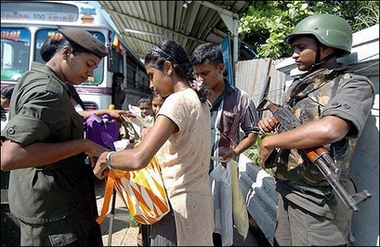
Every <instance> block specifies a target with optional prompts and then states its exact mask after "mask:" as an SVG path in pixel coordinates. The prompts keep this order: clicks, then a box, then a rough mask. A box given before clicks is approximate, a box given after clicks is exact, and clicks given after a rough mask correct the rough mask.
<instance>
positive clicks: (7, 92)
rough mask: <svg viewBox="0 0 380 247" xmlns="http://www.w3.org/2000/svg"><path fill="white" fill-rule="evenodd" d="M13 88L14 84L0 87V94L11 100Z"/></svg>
mask: <svg viewBox="0 0 380 247" xmlns="http://www.w3.org/2000/svg"><path fill="white" fill-rule="evenodd" d="M14 88H15V86H8V87H5V88H3V89H1V95H3V96H4V97H6V98H8V99H9V100H11V97H12V93H13V89H14Z"/></svg>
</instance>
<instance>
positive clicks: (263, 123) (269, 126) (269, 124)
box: [258, 117, 276, 133]
mask: <svg viewBox="0 0 380 247" xmlns="http://www.w3.org/2000/svg"><path fill="white" fill-rule="evenodd" d="M258 126H259V130H260V131H261V132H263V133H269V132H272V131H273V130H274V128H275V127H276V123H275V122H274V120H273V118H272V117H265V118H263V119H261V120H260V121H259V123H258Z"/></svg>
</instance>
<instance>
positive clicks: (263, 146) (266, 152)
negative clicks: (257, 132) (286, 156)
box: [259, 137, 273, 169]
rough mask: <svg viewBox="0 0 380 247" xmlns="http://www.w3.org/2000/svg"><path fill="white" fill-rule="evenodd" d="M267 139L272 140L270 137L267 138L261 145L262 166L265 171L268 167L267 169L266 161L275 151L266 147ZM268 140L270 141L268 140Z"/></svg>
mask: <svg viewBox="0 0 380 247" xmlns="http://www.w3.org/2000/svg"><path fill="white" fill-rule="evenodd" d="M266 138H270V137H265V138H264V139H263V140H262V141H261V144H260V149H259V154H260V166H261V167H262V168H263V169H266V168H267V167H265V161H266V160H267V159H268V157H269V155H270V154H271V153H272V152H273V149H269V148H267V146H266V140H265V139H266ZM267 140H268V139H267Z"/></svg>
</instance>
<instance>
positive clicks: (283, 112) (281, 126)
mask: <svg viewBox="0 0 380 247" xmlns="http://www.w3.org/2000/svg"><path fill="white" fill-rule="evenodd" d="M257 110H258V111H264V110H269V111H270V112H271V113H272V115H273V117H272V119H273V121H274V122H275V123H276V130H277V132H278V133H282V132H285V131H289V130H291V129H294V128H296V127H298V126H300V125H301V123H300V122H299V121H298V119H297V118H296V117H295V116H294V115H293V113H292V112H291V111H290V110H289V109H287V108H285V107H283V106H281V105H277V104H274V103H273V102H271V101H270V100H269V99H267V98H264V99H263V100H262V101H261V102H260V104H259V105H258V107H257ZM299 151H302V152H304V153H305V155H306V156H307V158H308V159H309V160H310V161H311V162H312V163H313V164H314V165H316V166H317V167H318V169H319V170H320V172H321V173H322V174H323V176H324V178H325V179H326V180H327V181H328V182H329V184H330V186H331V187H332V188H333V189H334V191H335V192H336V193H337V195H338V196H339V198H340V199H341V200H342V201H343V203H344V204H345V205H346V207H347V208H350V209H352V210H354V211H355V212H356V211H358V210H359V208H358V207H357V206H356V205H357V204H359V203H360V202H362V201H364V200H365V199H367V198H369V197H371V194H370V193H368V191H367V190H364V191H362V192H360V193H357V194H353V195H350V194H349V193H348V192H347V190H346V189H345V188H344V187H343V185H342V184H341V183H340V174H341V170H340V169H339V168H338V167H337V166H336V164H335V161H334V160H333V159H332V158H331V157H330V154H329V151H328V150H327V149H326V148H324V147H316V148H310V149H304V150H299Z"/></svg>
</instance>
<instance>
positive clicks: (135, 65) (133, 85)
mask: <svg viewBox="0 0 380 247" xmlns="http://www.w3.org/2000/svg"><path fill="white" fill-rule="evenodd" d="M59 28H63V29H64V28H84V29H85V30H87V31H89V32H90V33H91V34H92V35H94V36H95V37H96V38H98V39H99V40H100V41H101V42H103V43H104V44H105V45H106V46H107V47H108V48H109V55H108V56H107V57H105V58H104V59H102V61H101V63H100V64H99V66H98V68H97V69H96V70H94V73H93V76H92V77H89V78H88V79H87V81H86V82H84V83H82V84H80V85H77V86H75V87H76V90H77V92H78V93H79V95H80V97H81V99H82V101H83V102H84V104H85V108H86V109H85V110H95V109H107V108H108V106H109V105H110V104H111V101H112V75H113V73H114V72H121V73H123V74H124V77H125V78H124V82H123V85H122V88H123V89H124V91H125V93H126V100H125V101H124V104H123V109H128V105H129V104H132V105H135V104H136V102H137V101H138V99H139V98H140V97H142V96H149V95H151V90H150V89H149V78H148V76H147V74H146V71H145V67H144V64H143V63H142V61H141V60H140V59H139V58H137V57H136V56H135V55H134V54H133V53H132V52H131V51H130V50H129V49H128V48H127V45H126V42H125V41H124V40H123V39H121V38H120V36H119V35H118V34H117V32H116V30H113V28H112V27H111V25H110V24H109V23H108V22H107V20H106V19H105V18H104V16H103V15H102V13H101V12H100V10H99V9H97V8H95V7H93V6H91V5H89V4H86V3H80V2H74V1H2V2H1V87H2V88H3V87H6V86H9V85H11V84H15V83H16V82H17V81H18V79H19V78H20V77H21V75H22V74H23V73H24V72H25V71H27V70H28V69H29V68H30V66H31V63H32V62H33V61H36V62H41V63H44V62H43V60H42V58H41V55H40V48H41V46H42V44H43V42H44V41H45V40H47V39H48V38H53V39H60V38H62V34H61V33H59V31H58V29H59Z"/></svg>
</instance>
